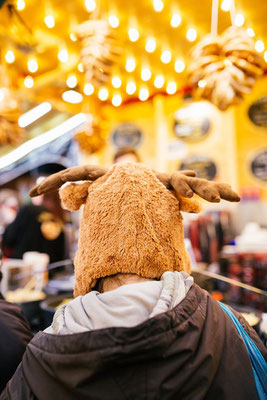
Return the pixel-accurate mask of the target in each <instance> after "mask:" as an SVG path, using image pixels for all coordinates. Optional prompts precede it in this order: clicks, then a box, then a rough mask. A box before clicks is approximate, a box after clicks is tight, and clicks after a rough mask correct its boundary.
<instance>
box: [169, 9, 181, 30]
mask: <svg viewBox="0 0 267 400" xmlns="http://www.w3.org/2000/svg"><path fill="white" fill-rule="evenodd" d="M181 22H182V17H181V15H180V14H178V13H177V12H175V13H173V14H172V18H171V26H172V27H173V28H178V26H179V25H181Z"/></svg>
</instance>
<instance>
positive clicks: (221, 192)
mask: <svg viewBox="0 0 267 400" xmlns="http://www.w3.org/2000/svg"><path fill="white" fill-rule="evenodd" d="M107 171H108V169H107V168H105V167H100V166H95V165H83V166H79V167H73V168H68V169H66V170H64V171H60V172H57V173H56V174H53V175H50V176H49V177H48V178H46V179H45V180H44V181H43V182H42V183H41V184H40V185H37V186H35V187H34V188H33V189H32V190H31V191H30V196H31V197H34V196H39V195H40V194H44V193H48V192H52V191H54V190H57V189H59V188H60V187H61V186H62V185H63V184H64V183H66V182H75V181H81V180H82V181H88V180H89V181H94V180H96V179H98V178H100V177H101V176H103V175H105V174H106V172H107ZM154 172H155V175H156V177H157V178H158V179H159V180H160V181H161V182H162V183H163V184H164V185H165V186H166V187H167V189H174V191H175V193H176V194H177V195H180V196H183V197H188V198H190V197H192V196H193V195H194V193H196V194H197V195H198V196H200V197H202V198H203V199H205V200H207V201H209V202H214V203H217V202H219V201H220V200H221V199H224V200H228V201H239V200H240V198H239V196H238V194H237V193H235V192H234V191H233V190H232V189H231V186H230V185H227V184H224V183H216V182H211V181H208V180H206V179H201V178H196V176H195V175H196V174H195V172H194V171H180V172H174V173H172V174H167V173H160V172H156V171H154Z"/></svg>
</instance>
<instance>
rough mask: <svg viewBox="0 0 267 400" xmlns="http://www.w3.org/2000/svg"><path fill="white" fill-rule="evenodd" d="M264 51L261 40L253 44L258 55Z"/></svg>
mask: <svg viewBox="0 0 267 400" xmlns="http://www.w3.org/2000/svg"><path fill="white" fill-rule="evenodd" d="M264 49H265V46H264V43H263V41H262V40H257V41H256V42H255V50H256V51H257V52H258V53H261V52H262V51H263V50H264Z"/></svg>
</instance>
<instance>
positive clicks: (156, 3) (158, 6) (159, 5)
mask: <svg viewBox="0 0 267 400" xmlns="http://www.w3.org/2000/svg"><path fill="white" fill-rule="evenodd" d="M153 7H154V10H155V11H156V12H161V11H162V10H163V7H164V3H163V1H162V0H153Z"/></svg>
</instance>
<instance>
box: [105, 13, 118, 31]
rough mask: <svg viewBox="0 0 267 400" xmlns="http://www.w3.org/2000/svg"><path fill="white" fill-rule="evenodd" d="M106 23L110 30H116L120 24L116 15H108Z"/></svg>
mask: <svg viewBox="0 0 267 400" xmlns="http://www.w3.org/2000/svg"><path fill="white" fill-rule="evenodd" d="M108 22H109V25H110V26H111V27H112V28H117V27H118V26H119V24H120V21H119V18H118V17H117V16H116V15H110V16H109V18H108Z"/></svg>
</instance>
